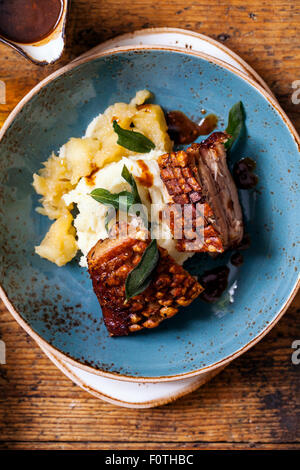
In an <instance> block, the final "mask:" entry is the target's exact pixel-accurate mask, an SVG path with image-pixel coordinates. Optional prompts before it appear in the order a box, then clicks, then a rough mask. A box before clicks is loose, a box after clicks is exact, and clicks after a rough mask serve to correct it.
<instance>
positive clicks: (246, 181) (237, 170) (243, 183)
mask: <svg viewBox="0 0 300 470" xmlns="http://www.w3.org/2000/svg"><path fill="white" fill-rule="evenodd" d="M255 167H256V163H255V161H254V160H252V158H248V157H246V158H242V159H241V160H240V161H238V162H236V163H235V165H234V167H233V177H234V180H235V183H236V185H237V187H238V188H240V189H252V188H254V187H255V186H256V185H257V183H258V177H257V175H256V174H255V173H253V171H254V170H255Z"/></svg>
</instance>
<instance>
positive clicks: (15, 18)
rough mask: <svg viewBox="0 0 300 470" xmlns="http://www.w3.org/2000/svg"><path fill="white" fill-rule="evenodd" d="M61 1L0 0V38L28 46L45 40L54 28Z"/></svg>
mask: <svg viewBox="0 0 300 470" xmlns="http://www.w3.org/2000/svg"><path fill="white" fill-rule="evenodd" d="M62 11H63V0H0V36H2V37H3V38H5V39H8V40H11V41H14V42H17V43H22V44H30V43H34V42H38V41H40V40H41V39H44V38H46V37H47V36H48V35H49V34H50V33H51V32H52V31H53V30H54V29H55V27H56V25H57V23H58V21H59V19H60V17H61V14H62Z"/></svg>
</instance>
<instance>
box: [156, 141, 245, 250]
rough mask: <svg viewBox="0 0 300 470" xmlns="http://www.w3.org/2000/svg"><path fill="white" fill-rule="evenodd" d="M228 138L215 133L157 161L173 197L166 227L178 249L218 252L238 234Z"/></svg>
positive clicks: (238, 211)
mask: <svg viewBox="0 0 300 470" xmlns="http://www.w3.org/2000/svg"><path fill="white" fill-rule="evenodd" d="M228 137H229V136H228V135H227V134H226V133H225V132H215V133H213V134H212V135H211V136H210V137H208V138H207V139H206V140H205V141H203V142H201V143H200V144H192V145H191V147H189V148H188V149H187V150H186V151H183V150H181V151H179V152H172V153H169V154H165V155H162V156H161V157H160V158H159V160H158V164H159V167H160V175H161V179H162V180H163V182H164V184H165V186H166V188H167V190H168V193H169V195H170V196H171V199H172V202H170V204H169V211H170V210H171V211H172V212H171V217H170V228H171V231H172V234H173V236H174V238H175V239H176V240H177V244H176V248H177V249H178V250H179V251H193V252H209V253H222V252H223V251H225V250H226V249H227V248H229V247H230V246H233V245H234V244H238V243H239V241H240V240H241V239H242V236H243V222H242V211H241V208H240V204H239V200H238V195H237V190H236V187H235V184H234V182H233V179H232V177H231V175H230V172H229V170H228V167H227V162H226V151H225V148H224V143H225V142H226V141H227V139H228ZM187 209H189V210H187ZM184 211H186V213H188V214H189V216H188V217H187V216H184V214H185V213H184ZM169 215H170V213H169Z"/></svg>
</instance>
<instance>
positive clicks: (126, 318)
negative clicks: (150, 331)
mask: <svg viewBox="0 0 300 470" xmlns="http://www.w3.org/2000/svg"><path fill="white" fill-rule="evenodd" d="M149 243H150V239H148V240H137V239H135V238H131V237H118V238H116V239H106V240H104V241H102V240H99V241H98V243H97V244H96V245H95V246H94V247H93V248H92V249H91V251H90V252H89V254H88V267H89V273H90V276H91V279H92V282H93V288H94V292H95V293H96V295H97V298H98V300H99V303H100V305H101V307H102V313H103V318H104V322H105V325H106V327H107V329H108V332H109V334H110V335H111V336H124V335H128V334H129V333H134V332H136V331H139V330H141V329H143V328H155V327H157V326H158V325H159V324H160V323H161V322H162V321H163V320H165V319H166V318H170V317H173V316H174V315H175V314H176V313H177V312H178V309H179V307H181V306H187V305H189V304H190V303H191V302H192V301H193V300H194V299H195V298H196V297H198V295H199V294H200V293H201V292H202V291H203V288H202V287H201V285H200V284H199V283H198V282H197V280H196V279H195V278H194V277H193V276H191V275H190V274H189V273H188V272H186V271H185V270H184V269H183V268H182V267H181V266H180V265H178V264H177V263H176V262H175V261H174V260H173V259H172V258H171V257H170V256H169V255H168V253H167V251H166V250H165V249H163V248H159V254H160V258H159V262H158V265H157V268H156V270H155V273H154V275H153V279H152V281H151V283H150V285H149V286H148V287H147V289H146V290H145V291H144V292H142V293H141V294H139V295H136V296H135V297H132V298H131V299H129V300H127V301H126V297H125V281H126V278H127V276H128V274H129V272H130V271H131V270H132V269H133V268H134V267H135V266H136V265H137V264H138V263H139V262H140V260H141V257H142V255H143V253H144V251H145V249H146V247H147V246H148V244H149Z"/></svg>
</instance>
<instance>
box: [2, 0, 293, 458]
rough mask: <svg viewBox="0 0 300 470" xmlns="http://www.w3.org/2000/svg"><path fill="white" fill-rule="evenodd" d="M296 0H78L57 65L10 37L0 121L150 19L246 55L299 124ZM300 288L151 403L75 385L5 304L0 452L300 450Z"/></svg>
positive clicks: (150, 24) (153, 24)
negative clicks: (208, 377)
mask: <svg viewBox="0 0 300 470" xmlns="http://www.w3.org/2000/svg"><path fill="white" fill-rule="evenodd" d="M299 23H300V4H299V2H298V1H293V2H291V1H282V0H273V1H272V2H271V1H258V0H250V1H248V2H247V3H246V5H245V2H244V1H241V0H232V1H219V0H212V1H210V2H209V7H208V2H204V1H197V2H193V1H191V0H185V2H183V1H182V0H173V1H172V3H171V2H169V1H168V0H161V1H160V2H152V1H151V0H143V1H142V0H135V1H134V2H130V3H129V2H126V1H124V0H122V1H121V0H111V1H110V2H98V1H97V0H73V1H72V7H71V10H70V13H69V18H68V25H67V47H66V49H65V52H64V54H63V56H62V58H61V59H60V61H59V62H58V63H56V64H55V65H53V66H48V67H38V66H35V65H33V64H31V63H30V62H27V61H25V60H24V59H23V58H22V57H21V56H20V55H19V54H17V53H16V52H14V51H13V50H12V49H10V48H7V47H6V46H4V45H0V80H4V81H5V83H6V87H7V104H6V105H1V104H0V125H1V124H3V122H4V120H5V119H6V117H7V115H8V113H9V112H10V111H11V110H12V109H13V107H14V106H15V105H16V104H17V102H18V101H19V100H20V99H21V98H22V97H23V96H24V95H25V94H26V93H27V92H28V91H29V90H30V89H31V88H32V87H33V86H34V85H35V84H36V83H38V82H39V81H40V80H41V79H43V78H44V77H46V76H47V75H48V74H49V73H51V72H52V71H54V70H56V69H57V68H59V67H60V66H62V65H64V64H65V63H67V62H69V61H70V60H71V59H72V58H74V57H76V56H77V55H79V54H81V53H83V52H85V51H86V50H88V49H90V48H91V47H93V46H95V45H97V44H98V43H99V42H101V41H103V40H105V39H108V38H111V37H113V36H115V35H117V34H121V33H124V32H129V31H133V30H135V29H141V28H147V27H163V26H168V27H179V28H186V29H191V30H194V31H197V32H200V33H203V34H207V35H209V36H211V37H213V38H214V39H217V40H219V41H220V42H222V43H224V44H226V45H227V46H228V47H230V48H231V49H232V50H233V51H235V52H237V53H238V54H239V55H240V56H241V57H242V58H243V59H245V60H246V61H247V62H248V63H249V64H250V65H251V66H252V67H253V68H254V69H255V70H256V71H257V72H258V73H259V74H260V75H261V76H262V77H263V79H264V80H265V81H266V83H267V84H268V85H269V86H270V88H271V89H272V91H273V92H274V93H275V95H276V96H277V98H278V99H279V101H280V104H281V105H282V107H283V108H284V110H285V111H286V112H287V114H288V116H289V117H290V118H291V120H292V122H293V123H294V125H295V127H296V128H297V130H298V131H300V105H294V104H293V103H292V100H291V95H292V92H293V89H292V82H293V81H294V80H297V79H300V42H299ZM299 312H300V295H298V296H297V298H296V299H295V300H294V302H293V304H292V306H291V307H290V308H289V310H288V312H287V313H286V315H285V316H284V317H283V318H282V320H281V321H280V322H279V324H278V325H276V327H275V328H274V329H273V330H272V331H271V333H270V334H269V335H268V336H267V337H266V338H264V339H263V340H262V341H261V342H260V343H259V344H258V345H256V346H255V347H254V348H253V349H252V350H250V351H249V352H247V353H246V354H245V355H244V356H242V357H241V358H239V359H237V360H236V361H235V362H234V363H233V364H231V365H230V366H229V367H227V368H226V369H225V370H224V371H223V372H222V373H220V374H219V375H218V376H217V377H216V378H215V379H213V380H212V381H211V382H210V383H208V384H207V385H205V386H203V387H202V388H200V389H199V390H197V391H196V392H194V393H192V394H191V395H189V396H187V397H184V398H182V399H180V400H178V401H177V402H175V403H173V404H170V405H165V406H162V407H159V408H155V409H150V410H129V409H122V408H118V407H115V406H113V405H109V404H106V403H103V402H101V401H99V400H97V399H96V398H93V397H92V396H90V395H88V394H87V393H85V392H83V391H82V390H81V389H79V388H78V387H77V386H75V385H74V384H72V382H70V380H69V379H67V378H66V377H65V376H64V375H63V374H62V373H61V372H60V371H59V370H57V369H56V368H55V366H54V365H53V364H52V363H51V362H50V361H49V360H48V359H47V358H46V357H45V356H44V354H43V353H42V352H41V351H40V350H39V348H38V347H37V346H36V345H35V343H34V342H33V340H32V339H31V338H30V337H28V336H27V335H26V333H25V332H24V331H23V330H22V329H21V328H20V327H19V326H18V324H17V323H16V322H15V321H14V320H13V318H12V317H11V316H10V314H9V313H8V312H7V311H6V309H5V308H4V307H3V306H2V307H1V315H0V337H1V339H3V340H4V341H5V343H6V347H7V364H6V365H0V449H138V448H141V449H155V450H157V449H203V448H204V449H232V448H236V449H243V448H247V449H248V448H259V449H272V448H278V449H299V448H300V430H299V422H300V411H299V410H300V398H299V386H300V374H299V372H300V365H299V366H295V365H293V364H292V362H291V354H292V352H293V350H292V348H291V344H292V342H293V341H294V340H295V339H300V316H299Z"/></svg>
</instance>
